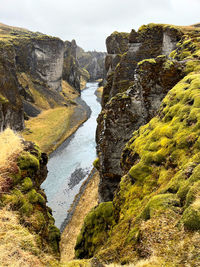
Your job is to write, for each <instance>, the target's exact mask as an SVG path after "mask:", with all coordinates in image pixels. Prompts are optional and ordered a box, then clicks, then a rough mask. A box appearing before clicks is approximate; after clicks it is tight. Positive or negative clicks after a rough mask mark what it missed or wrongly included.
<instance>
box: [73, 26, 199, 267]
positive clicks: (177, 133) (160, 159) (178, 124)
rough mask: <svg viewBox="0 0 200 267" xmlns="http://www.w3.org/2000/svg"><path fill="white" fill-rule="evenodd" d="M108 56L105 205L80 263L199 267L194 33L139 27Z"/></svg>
mask: <svg viewBox="0 0 200 267" xmlns="http://www.w3.org/2000/svg"><path fill="white" fill-rule="evenodd" d="M122 40H123V42H122ZM107 47H108V53H109V54H108V56H107V58H106V70H107V72H108V74H107V84H106V85H105V87H104V92H103V94H104V98H103V102H102V106H103V108H102V112H101V114H100V115H99V118H98V128H97V152H98V159H97V160H96V161H95V166H96V167H97V168H98V169H99V171H100V176H101V182H100V186H99V194H100V201H101V203H100V204H99V205H98V206H97V207H95V208H93V210H92V211H91V212H90V213H89V214H88V215H87V216H86V218H85V221H84V224H83V227H82V230H81V232H80V234H79V236H78V238H77V243H76V247H75V250H76V257H77V258H80V259H82V258H92V260H91V262H92V261H93V260H94V261H95V262H98V264H102V265H104V264H109V263H113V262H114V263H119V264H121V265H124V264H128V263H132V264H134V265H136V266H168V265H169V266H181V265H186V264H187V265H188V266H198V265H199V264H200V261H199V257H198V255H199V253H200V248H199V246H198V239H199V238H200V236H199V229H200V215H199V214H200V213H199V211H200V206H199V194H200V190H199V182H200V181H199V179H200V168H199V166H200V165H199V164H200V160H199V155H200V147H199V123H200V121H199V120H200V117H199V108H200V105H199V90H200V28H199V27H198V25H196V26H188V27H186V26H185V27H177V26H172V25H160V24H149V25H143V26H142V27H140V28H139V30H138V32H135V31H134V30H132V32H131V33H130V34H125V33H117V32H114V33H113V34H112V35H111V36H110V37H109V38H108V39H107ZM194 248H195V249H194ZM137 264H138V265H137Z"/></svg>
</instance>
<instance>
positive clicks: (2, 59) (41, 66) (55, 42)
mask: <svg viewBox="0 0 200 267" xmlns="http://www.w3.org/2000/svg"><path fill="white" fill-rule="evenodd" d="M0 49H1V56H0V68H1V71H0V75H1V77H0V78H1V79H0V82H1V84H2V86H1V88H0V93H1V104H0V105H1V108H0V129H1V130H3V129H5V128H6V127H7V126H10V127H11V128H12V129H15V130H22V129H23V128H24V112H25V117H26V118H27V116H31V117H34V116H37V115H38V114H39V113H40V112H41V110H43V109H48V108H53V107H55V106H58V105H61V106H62V105H64V104H66V105H67V104H68V103H67V102H66V99H64V97H63V95H62V94H61V93H60V92H61V91H62V79H64V80H66V81H67V82H69V84H70V85H72V86H73V87H75V88H76V89H77V90H78V91H80V69H79V66H78V63H77V60H76V43H75V41H72V42H71V43H70V42H65V43H64V42H63V41H61V40H60V39H58V38H55V37H50V36H47V35H44V34H41V33H33V32H30V31H28V30H24V29H19V28H14V27H9V26H7V25H3V24H1V25H0Z"/></svg>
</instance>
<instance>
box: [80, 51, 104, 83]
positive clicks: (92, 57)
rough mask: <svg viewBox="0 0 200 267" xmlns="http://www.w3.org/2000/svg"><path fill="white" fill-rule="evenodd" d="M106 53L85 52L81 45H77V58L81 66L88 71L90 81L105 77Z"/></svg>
mask: <svg viewBox="0 0 200 267" xmlns="http://www.w3.org/2000/svg"><path fill="white" fill-rule="evenodd" d="M105 56H106V53H104V52H96V51H88V52H85V51H84V50H83V49H82V48H81V47H77V59H78V62H79V65H80V67H81V68H83V69H85V70H87V71H88V73H89V75H90V77H89V81H91V82H94V81H96V80H98V79H102V78H103V79H104V78H105V67H104V60H105Z"/></svg>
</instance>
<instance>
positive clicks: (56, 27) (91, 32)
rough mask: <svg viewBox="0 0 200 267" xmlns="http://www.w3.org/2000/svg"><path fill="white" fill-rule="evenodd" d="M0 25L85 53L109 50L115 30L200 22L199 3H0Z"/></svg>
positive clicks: (102, 0)
mask: <svg viewBox="0 0 200 267" xmlns="http://www.w3.org/2000/svg"><path fill="white" fill-rule="evenodd" d="M0 22H2V23H4V24H8V25H11V26H17V27H23V28H26V29H29V30H31V31H39V32H42V33H45V34H48V35H52V36H56V37H59V38H61V39H62V40H63V41H65V40H69V41H71V40H72V39H75V40H76V42H77V44H78V45H79V46H81V47H82V48H83V49H84V50H85V51H88V50H96V51H106V47H105V39H106V37H108V36H109V35H110V34H111V33H112V32H113V31H119V32H130V31H131V29H135V30H137V29H138V28H139V27H140V26H141V25H143V24H148V23H152V22H154V23H167V24H174V25H191V24H195V23H199V22H200V0H0Z"/></svg>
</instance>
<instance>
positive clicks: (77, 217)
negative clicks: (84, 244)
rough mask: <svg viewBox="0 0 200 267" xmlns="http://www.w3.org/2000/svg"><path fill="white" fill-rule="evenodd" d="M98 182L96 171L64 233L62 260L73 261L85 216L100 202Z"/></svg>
mask: <svg viewBox="0 0 200 267" xmlns="http://www.w3.org/2000/svg"><path fill="white" fill-rule="evenodd" d="M98 183H99V173H98V172H96V173H95V174H94V176H93V178H92V179H91V180H90V182H89V183H88V185H87V187H86V189H85V190H84V193H83V195H82V196H81V198H80V201H79V203H78V205H77V207H76V209H75V212H74V214H73V217H72V219H71V221H70V222H69V223H68V224H67V226H66V228H65V230H64V232H63V234H62V237H61V243H60V250H61V262H67V261H71V260H72V259H73V258H74V256H75V251H74V247H75V245H76V239H77V236H78V234H79V232H80V230H81V227H82V225H83V221H84V218H85V216H86V215H87V213H88V212H89V211H90V210H91V209H92V208H93V207H94V206H96V205H97V203H98ZM72 266H74V265H72Z"/></svg>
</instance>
